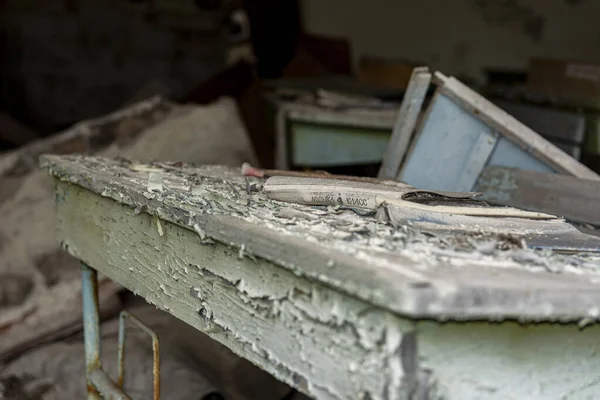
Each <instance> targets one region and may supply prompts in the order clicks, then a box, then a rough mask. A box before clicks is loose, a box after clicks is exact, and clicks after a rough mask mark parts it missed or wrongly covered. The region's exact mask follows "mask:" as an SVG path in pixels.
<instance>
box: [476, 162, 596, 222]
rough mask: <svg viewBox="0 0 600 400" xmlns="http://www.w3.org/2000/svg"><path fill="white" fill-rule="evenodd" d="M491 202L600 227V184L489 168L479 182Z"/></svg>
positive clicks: (536, 173)
mask: <svg viewBox="0 0 600 400" xmlns="http://www.w3.org/2000/svg"><path fill="white" fill-rule="evenodd" d="M477 190H478V191H481V192H483V193H484V195H483V198H485V199H486V200H487V201H489V202H492V203H496V204H502V205H507V206H513V207H520V208H524V209H526V210H533V211H541V212H545V213H551V214H556V215H560V216H563V217H565V218H568V219H571V220H573V221H578V222H584V223H589V224H593V225H599V226H600V182H598V181H593V180H587V179H577V178H573V177H570V176H566V175H558V174H545V173H541V172H532V171H524V170H519V169H513V168H503V167H487V168H485V169H484V171H483V172H482V174H481V176H480V177H479V180H478V182H477Z"/></svg>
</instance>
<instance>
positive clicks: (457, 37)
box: [301, 0, 600, 79]
mask: <svg viewBox="0 0 600 400" xmlns="http://www.w3.org/2000/svg"><path fill="white" fill-rule="evenodd" d="M301 4H302V7H303V8H302V12H303V18H304V24H305V27H306V29H307V31H308V32H310V33H315V34H323V35H333V36H342V37H346V38H348V39H349V40H350V41H351V44H352V48H353V51H354V58H355V61H356V60H357V58H358V57H360V56H362V55H375V56H384V57H388V58H407V59H410V60H414V61H420V62H424V63H427V64H429V65H431V66H432V67H434V68H437V69H440V70H442V71H443V72H445V73H448V74H454V75H459V74H466V75H468V76H471V77H473V78H476V79H482V67H486V66H494V67H498V66H505V67H525V66H526V65H527V61H528V60H529V58H531V57H534V56H544V57H561V58H573V59H581V60H587V61H598V62H600V24H598V22H597V21H598V16H599V15H600V1H595V0H446V1H441V0H419V1H415V0H369V1H365V0H304V1H303V2H302V3H301Z"/></svg>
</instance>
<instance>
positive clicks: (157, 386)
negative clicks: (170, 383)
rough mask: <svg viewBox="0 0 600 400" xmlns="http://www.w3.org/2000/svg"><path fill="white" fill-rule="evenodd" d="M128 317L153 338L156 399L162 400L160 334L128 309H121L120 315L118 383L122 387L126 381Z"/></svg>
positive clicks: (153, 370)
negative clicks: (126, 329)
mask: <svg viewBox="0 0 600 400" xmlns="http://www.w3.org/2000/svg"><path fill="white" fill-rule="evenodd" d="M127 319H129V320H131V322H133V323H135V324H136V325H137V326H138V327H139V328H140V329H142V330H143V331H144V332H146V333H147V334H148V335H150V337H151V338H152V355H153V364H152V374H153V377H154V400H160V347H159V343H158V335H157V334H156V332H154V331H153V330H152V329H150V328H149V327H148V326H147V325H146V324H144V323H143V322H142V321H140V320H139V319H138V318H136V317H135V316H133V315H131V314H130V313H129V312H127V311H121V315H120V316H119V350H118V351H119V354H118V360H119V374H118V378H117V385H118V386H119V387H120V388H121V389H122V388H123V385H124V383H125V320H127Z"/></svg>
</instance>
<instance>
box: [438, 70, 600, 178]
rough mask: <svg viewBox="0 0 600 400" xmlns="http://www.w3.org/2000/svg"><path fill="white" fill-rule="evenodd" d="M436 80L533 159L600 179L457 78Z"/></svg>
mask: <svg viewBox="0 0 600 400" xmlns="http://www.w3.org/2000/svg"><path fill="white" fill-rule="evenodd" d="M434 79H435V81H436V83H437V84H438V85H439V86H440V87H439V90H440V91H441V92H442V93H444V94H445V95H446V96H448V97H450V98H451V99H452V100H453V101H455V102H457V104H459V105H460V106H461V107H463V108H465V109H466V110H468V111H470V112H471V113H473V114H474V115H476V116H477V118H479V119H480V120H481V121H483V122H485V123H486V124H488V125H489V126H490V127H492V129H494V130H496V131H498V132H499V133H500V134H502V135H504V136H505V137H506V138H508V139H509V140H511V141H513V142H515V143H516V144H518V145H519V146H520V147H521V148H523V149H527V151H528V152H530V153H531V154H532V155H533V156H535V157H537V158H539V159H540V160H541V161H544V162H545V163H547V164H548V165H549V166H550V167H551V168H553V169H554V170H556V171H557V172H559V173H563V174H569V175H573V176H575V177H577V178H583V179H592V180H600V176H598V175H597V174H596V173H595V172H593V171H592V170H590V169H589V168H587V167H586V166H584V165H583V164H581V163H579V162H578V161H577V160H575V159H574V158H572V157H570V156H568V155H567V154H565V153H564V152H563V151H562V150H560V149H559V148H558V147H556V146H555V145H553V144H552V143H550V142H549V141H547V140H546V139H544V138H543V137H541V136H540V135H538V134H537V133H536V132H534V131H533V130H532V129H531V128H529V127H527V126H526V125H524V124H522V123H521V122H519V121H518V120H517V119H516V118H514V117H513V116H511V115H510V114H508V113H507V112H505V111H503V110H502V109H500V108H499V107H497V106H495V105H494V104H493V103H491V102H490V101H488V100H487V99H485V98H484V97H483V96H480V95H479V94H478V93H476V92H475V91H473V90H471V89H470V88H469V87H467V86H465V85H464V84H462V83H461V82H460V81H458V80H457V79H455V78H453V77H446V76H444V75H443V74H441V73H440V72H436V73H435V75H434Z"/></svg>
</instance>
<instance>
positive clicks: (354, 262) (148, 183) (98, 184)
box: [41, 155, 600, 322]
mask: <svg viewBox="0 0 600 400" xmlns="http://www.w3.org/2000/svg"><path fill="white" fill-rule="evenodd" d="M41 164H42V166H43V167H44V168H46V169H48V170H49V171H50V173H51V175H53V176H54V177H55V178H56V179H58V180H61V181H64V182H67V183H70V184H73V185H78V186H81V187H84V188H86V189H88V190H90V191H92V192H94V193H96V194H98V195H99V196H103V197H108V198H112V199H113V200H115V201H117V202H119V203H122V204H125V205H128V206H131V208H132V212H133V213H140V212H143V213H148V214H151V215H155V216H157V217H158V218H160V219H162V220H165V221H170V222H172V223H175V224H177V225H179V226H182V227H184V228H187V229H189V230H192V231H195V232H196V233H197V234H198V238H199V240H198V243H197V245H198V251H201V248H202V246H205V245H210V243H211V242H212V241H218V242H222V243H225V244H227V245H230V246H233V247H235V248H236V249H238V252H237V254H238V256H239V257H249V258H251V259H252V258H254V257H260V258H264V259H266V260H268V261H271V262H272V263H274V264H277V265H278V266H280V267H281V268H285V269H287V270H290V271H292V272H293V273H295V274H296V275H298V276H303V277H306V278H307V279H310V280H312V281H316V282H319V283H321V284H323V285H326V286H328V287H331V288H334V289H336V290H338V291H340V292H343V293H346V294H348V295H351V296H353V297H356V298H359V299H361V300H364V301H366V302H369V303H372V304H374V305H376V306H379V307H381V308H384V309H387V310H390V311H392V312H395V313H397V314H399V315H402V316H407V317H411V318H433V319H438V320H471V319H484V320H485V319H489V320H503V319H519V320H523V321H525V320H533V321H542V320H548V321H556V320H560V321H580V322H587V321H592V320H596V319H597V318H598V317H599V316H600V306H599V304H600V257H598V256H597V255H596V256H593V255H586V254H579V255H571V256H567V255H550V254H546V253H539V252H538V253H536V252H533V251H531V250H527V249H521V248H519V247H518V246H517V245H516V244H514V243H512V242H511V240H509V239H502V238H495V237H479V236H465V235H459V236H448V235H445V236H431V235H425V234H423V233H420V232H418V231H416V230H414V229H412V228H410V227H403V228H400V229H398V228H394V227H392V226H389V225H384V224H382V223H379V222H377V221H376V220H375V219H374V218H372V217H369V216H362V215H358V214H357V213H356V212H354V211H352V210H341V209H334V208H319V207H308V206H301V205H294V204H289V203H281V202H276V201H272V200H269V199H267V198H266V197H265V196H264V195H263V194H262V193H261V192H260V191H253V190H252V189H255V187H253V186H252V184H254V183H257V182H259V181H258V180H251V181H249V184H248V183H247V182H246V181H245V179H244V178H243V177H242V176H241V175H240V171H239V169H237V168H227V167H221V166H203V167H195V166H190V165H182V164H180V163H153V164H138V163H135V162H131V161H127V160H109V159H103V158H96V157H84V156H73V155H71V156H44V157H42V161H41ZM57 201H60V199H57ZM159 228H160V223H159V224H158V227H157V229H159Z"/></svg>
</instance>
